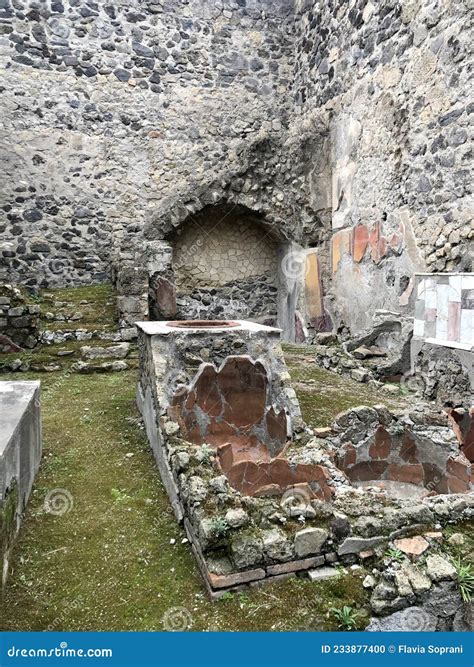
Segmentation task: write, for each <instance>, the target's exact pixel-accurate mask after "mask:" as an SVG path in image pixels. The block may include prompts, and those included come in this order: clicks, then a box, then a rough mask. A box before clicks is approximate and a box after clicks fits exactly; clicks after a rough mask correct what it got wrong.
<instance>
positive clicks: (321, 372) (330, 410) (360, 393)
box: [283, 345, 404, 427]
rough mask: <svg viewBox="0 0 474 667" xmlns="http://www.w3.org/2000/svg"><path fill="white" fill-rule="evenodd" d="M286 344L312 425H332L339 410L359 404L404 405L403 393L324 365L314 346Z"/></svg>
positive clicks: (293, 376)
mask: <svg viewBox="0 0 474 667" xmlns="http://www.w3.org/2000/svg"><path fill="white" fill-rule="evenodd" d="M283 348H284V351H285V359H286V363H287V365H288V370H289V372H290V376H291V380H292V383H293V386H294V388H295V391H296V394H297V396H298V400H299V402H300V407H301V412H302V414H303V419H304V420H305V421H306V422H307V423H308V424H309V425H310V426H313V427H324V426H330V425H331V423H332V421H333V420H334V418H335V416H336V415H337V414H338V413H339V412H343V411H344V410H348V409H349V408H352V407H354V406H356V405H368V406H373V405H380V404H381V403H383V404H385V405H386V406H387V407H389V408H400V407H401V406H402V405H404V401H403V398H402V396H397V395H395V396H392V395H390V394H389V393H387V392H386V391H385V390H379V389H376V388H372V387H370V386H368V385H366V384H362V383H360V382H356V381H355V380H351V378H349V377H347V376H346V375H338V374H337V373H335V372H332V371H328V370H326V369H324V368H321V367H320V366H318V365H317V363H315V361H314V359H315V353H314V351H313V350H312V349H311V347H302V346H296V345H284V346H283Z"/></svg>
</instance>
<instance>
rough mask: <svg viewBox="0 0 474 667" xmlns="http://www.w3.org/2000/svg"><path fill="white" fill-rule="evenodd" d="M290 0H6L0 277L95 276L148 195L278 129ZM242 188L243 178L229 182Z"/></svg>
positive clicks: (207, 177)
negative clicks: (233, 182)
mask: <svg viewBox="0 0 474 667" xmlns="http://www.w3.org/2000/svg"><path fill="white" fill-rule="evenodd" d="M287 4H288V3H287V2H286V0H281V1H278V2H274V1H273V0H272V1H271V2H268V1H262V0H259V1H258V2H256V1H255V0H247V1H239V2H233V1H232V0H225V1H224V2H218V3H209V2H202V1H200V0H191V1H188V0H178V1H176V2H168V1H163V2H161V1H159V0H156V1H155V0H150V1H146V0H127V1H123V0H120V1H116V2H107V0H98V1H97V2H94V1H92V0H90V1H89V0H51V1H50V0H46V1H41V2H35V1H34V0H31V1H30V0H6V1H5V2H2V3H1V8H0V22H1V23H0V25H1V41H0V48H1V51H0V53H1V64H2V67H3V68H4V73H3V82H2V86H3V96H4V100H3V104H4V118H3V133H4V136H5V137H6V139H5V140H4V143H3V145H2V160H3V161H4V162H5V165H6V178H5V184H6V187H5V191H4V194H3V200H2V207H3V213H4V217H3V219H2V222H1V226H0V232H1V234H2V255H3V256H2V278H5V277H7V276H8V279H9V280H10V281H12V282H19V281H23V282H25V283H26V284H28V285H30V286H36V285H45V284H48V285H64V284H72V283H75V284H77V283H88V282H90V281H91V280H93V281H98V280H102V279H105V278H106V275H107V272H108V270H109V263H110V256H111V255H110V251H111V247H112V245H115V246H116V247H118V248H120V247H121V243H122V242H123V245H124V247H125V248H127V247H128V248H129V247H130V242H131V241H133V240H134V239H135V238H136V236H137V233H139V232H140V231H141V230H142V228H143V226H144V221H145V219H146V216H147V214H148V213H149V212H150V211H151V210H153V209H155V208H156V207H157V204H158V203H161V202H163V201H164V200H168V201H170V202H172V203H173V204H176V205H177V203H178V202H180V200H181V197H182V196H183V193H185V198H186V197H187V196H188V194H189V192H194V190H195V189H196V188H198V187H202V185H203V184H206V183H211V182H213V181H215V180H216V179H217V180H219V179H220V178H221V177H222V174H224V173H226V172H227V171H228V170H229V169H231V170H232V169H233V170H234V171H238V169H239V168H240V167H241V165H242V163H243V162H244V163H245V160H244V159H243V158H242V156H241V155H240V154H239V146H240V145H244V146H247V145H249V144H251V143H252V141H254V140H255V137H256V136H257V135H258V134H259V133H261V136H271V135H272V133H278V131H279V130H280V129H281V120H280V117H281V115H282V113H283V110H282V108H281V104H280V101H281V100H284V98H283V96H282V95H281V93H282V92H283V91H284V90H286V88H287V85H288V80H289V77H290V72H291V59H292V42H291V41H290V39H289V36H290V34H291V30H292V26H293V21H292V17H291V15H290V13H289V7H288V6H287ZM235 185H236V187H237V188H238V184H235Z"/></svg>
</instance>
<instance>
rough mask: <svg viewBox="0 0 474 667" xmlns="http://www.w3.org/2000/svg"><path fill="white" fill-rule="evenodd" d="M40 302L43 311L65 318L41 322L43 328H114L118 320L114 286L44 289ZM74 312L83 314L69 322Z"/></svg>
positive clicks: (100, 285)
mask: <svg viewBox="0 0 474 667" xmlns="http://www.w3.org/2000/svg"><path fill="white" fill-rule="evenodd" d="M37 302H38V303H39V304H40V306H41V311H42V313H43V314H44V313H45V312H51V313H53V314H54V315H63V316H64V317H65V318H66V321H64V320H60V321H48V320H45V319H42V320H41V324H42V328H43V329H49V330H52V331H54V330H58V329H60V330H67V329H70V330H76V329H88V330H91V329H99V330H110V329H114V328H115V326H116V324H115V323H116V322H117V321H118V316H117V309H116V295H115V293H114V290H113V287H112V285H110V284H109V283H101V284H99V285H86V286H84V287H68V288H59V289H48V290H42V291H41V292H40V294H39V297H38V300H37ZM74 313H80V314H81V319H80V320H77V321H67V318H68V317H70V316H71V315H72V314H74Z"/></svg>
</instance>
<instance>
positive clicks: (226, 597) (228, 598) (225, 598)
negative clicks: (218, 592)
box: [219, 591, 234, 602]
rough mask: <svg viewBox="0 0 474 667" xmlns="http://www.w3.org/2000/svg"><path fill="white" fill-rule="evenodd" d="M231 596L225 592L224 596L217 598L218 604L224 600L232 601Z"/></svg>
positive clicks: (228, 592)
mask: <svg viewBox="0 0 474 667" xmlns="http://www.w3.org/2000/svg"><path fill="white" fill-rule="evenodd" d="M233 597H234V596H233V594H232V593H231V592H230V591H226V592H225V593H224V595H222V596H221V597H220V598H219V602H225V601H226V600H232V598H233Z"/></svg>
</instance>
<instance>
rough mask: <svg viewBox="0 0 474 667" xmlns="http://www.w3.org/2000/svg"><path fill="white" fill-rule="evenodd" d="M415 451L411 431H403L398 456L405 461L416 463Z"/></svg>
mask: <svg viewBox="0 0 474 667" xmlns="http://www.w3.org/2000/svg"><path fill="white" fill-rule="evenodd" d="M417 451H418V450H417V448H416V444H415V440H414V439H413V435H412V434H411V433H404V434H403V438H402V445H401V447H400V451H399V456H400V458H401V459H403V460H404V461H406V462H407V463H418V458H417Z"/></svg>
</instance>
